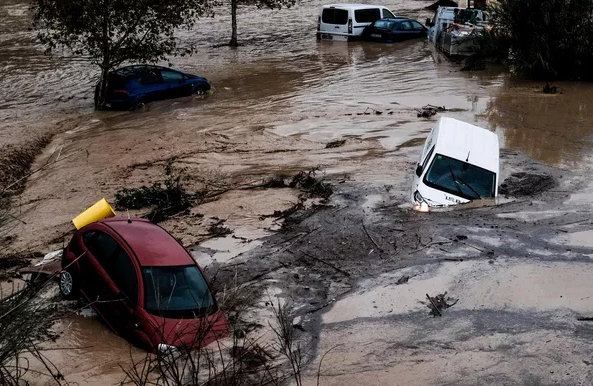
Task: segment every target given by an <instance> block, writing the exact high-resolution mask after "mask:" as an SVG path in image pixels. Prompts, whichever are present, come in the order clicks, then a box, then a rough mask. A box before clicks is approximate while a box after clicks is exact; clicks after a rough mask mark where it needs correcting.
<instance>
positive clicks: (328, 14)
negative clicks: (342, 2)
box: [321, 8, 348, 25]
mask: <svg viewBox="0 0 593 386" xmlns="http://www.w3.org/2000/svg"><path fill="white" fill-rule="evenodd" d="M321 21H322V22H324V23H326V24H342V25H343V24H346V23H348V11H346V10H345V9H336V8H325V9H324V10H323V12H322V13H321Z"/></svg>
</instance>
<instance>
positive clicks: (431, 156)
mask: <svg viewBox="0 0 593 386" xmlns="http://www.w3.org/2000/svg"><path fill="white" fill-rule="evenodd" d="M499 162H500V161H499V145H498V136H497V135H496V133H493V132H491V131H489V130H486V129H483V128H481V127H478V126H474V125H471V124H469V123H466V122H462V121H458V120H457V119H453V118H448V117H443V118H441V119H440V120H439V122H438V123H437V124H436V125H435V126H434V127H433V128H432V131H431V132H430V135H429V136H428V138H426V143H425V144H424V148H423V150H422V153H421V155H420V159H419V161H418V165H417V167H416V173H415V175H414V182H413V185H412V197H411V198H412V202H413V204H414V208H415V209H416V210H419V211H422V212H427V211H428V210H429V208H430V207H438V206H449V205H455V204H463V203H467V202H469V201H471V200H476V199H485V198H494V197H496V196H497V195H498V178H499Z"/></svg>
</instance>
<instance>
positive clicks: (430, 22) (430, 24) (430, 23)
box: [426, 17, 434, 27]
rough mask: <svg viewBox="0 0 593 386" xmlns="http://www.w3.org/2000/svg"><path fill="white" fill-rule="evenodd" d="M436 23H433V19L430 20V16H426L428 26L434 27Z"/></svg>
mask: <svg viewBox="0 0 593 386" xmlns="http://www.w3.org/2000/svg"><path fill="white" fill-rule="evenodd" d="M433 25H434V24H432V20H430V17H427V18H426V26H427V27H432V26H433Z"/></svg>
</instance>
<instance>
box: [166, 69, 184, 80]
mask: <svg viewBox="0 0 593 386" xmlns="http://www.w3.org/2000/svg"><path fill="white" fill-rule="evenodd" d="M161 75H162V76H163V80H164V81H165V82H177V81H180V80H183V74H181V73H180V72H177V71H171V70H161Z"/></svg>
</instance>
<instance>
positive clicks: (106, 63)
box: [95, 0, 111, 110]
mask: <svg viewBox="0 0 593 386" xmlns="http://www.w3.org/2000/svg"><path fill="white" fill-rule="evenodd" d="M102 27H103V36H101V39H103V41H102V46H103V63H101V80H100V81H99V88H98V89H97V90H95V109H97V110H101V109H102V108H103V104H104V103H105V99H106V97H107V79H108V77H109V68H110V67H111V65H110V60H111V58H110V52H109V2H108V0H107V1H105V3H104V5H103V20H102Z"/></svg>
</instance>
